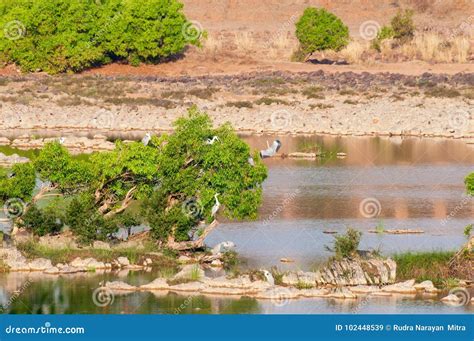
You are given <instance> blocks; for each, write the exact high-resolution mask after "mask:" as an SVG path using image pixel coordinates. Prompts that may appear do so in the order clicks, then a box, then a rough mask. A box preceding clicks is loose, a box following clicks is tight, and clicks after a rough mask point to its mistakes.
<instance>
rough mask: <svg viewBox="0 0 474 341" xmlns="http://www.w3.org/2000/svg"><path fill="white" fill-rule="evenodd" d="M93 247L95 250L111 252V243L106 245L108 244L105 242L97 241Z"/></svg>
mask: <svg viewBox="0 0 474 341" xmlns="http://www.w3.org/2000/svg"><path fill="white" fill-rule="evenodd" d="M92 247H93V248H94V249H101V250H110V245H109V243H106V242H103V241H100V240H96V241H95V242H94V243H93V244H92Z"/></svg>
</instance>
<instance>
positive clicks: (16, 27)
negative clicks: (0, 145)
mask: <svg viewBox="0 0 474 341" xmlns="http://www.w3.org/2000/svg"><path fill="white" fill-rule="evenodd" d="M182 8H183V5H182V4H181V3H179V2H178V1H176V0H144V1H126V0H101V1H96V0H35V1H32V0H6V1H2V3H1V4H0V27H1V28H2V31H3V32H4V37H2V39H0V51H1V52H0V59H1V60H3V61H4V62H7V63H8V62H11V63H16V64H17V65H19V66H20V67H21V69H22V70H23V71H29V72H32V71H46V72H48V73H59V72H67V71H68V72H71V71H72V72H78V71H81V70H84V69H86V68H89V67H91V66H96V65H102V64H107V63H110V62H112V61H116V60H121V61H128V62H129V63H132V64H133V65H136V64H138V63H140V62H157V61H162V60H164V59H166V58H169V57H170V56H173V55H175V54H178V53H181V52H182V51H183V50H184V48H185V46H186V45H187V44H194V45H198V44H199V38H200V34H199V32H198V33H197V34H196V32H193V31H192V25H191V23H189V22H188V21H187V20H186V17H185V16H184V14H183V13H182ZM189 27H191V32H190V34H188V35H185V34H183V30H185V29H186V28H189ZM188 31H189V30H188Z"/></svg>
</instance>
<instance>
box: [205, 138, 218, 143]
mask: <svg viewBox="0 0 474 341" xmlns="http://www.w3.org/2000/svg"><path fill="white" fill-rule="evenodd" d="M216 141H220V140H219V137H218V136H213V137H212V139H207V140H206V144H214V142H216Z"/></svg>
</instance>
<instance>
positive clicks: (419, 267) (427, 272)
mask: <svg viewBox="0 0 474 341" xmlns="http://www.w3.org/2000/svg"><path fill="white" fill-rule="evenodd" d="M454 254H455V252H452V251H432V252H406V253H401V254H396V255H395V256H394V257H393V259H394V260H395V262H396V263H397V280H408V279H412V278H414V279H416V281H417V282H421V281H425V280H430V281H432V282H433V283H434V285H435V286H439V287H446V284H447V282H448V281H449V279H450V278H451V277H450V275H449V261H450V260H451V258H452V257H453V256H454Z"/></svg>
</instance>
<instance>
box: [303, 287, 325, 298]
mask: <svg viewBox="0 0 474 341" xmlns="http://www.w3.org/2000/svg"><path fill="white" fill-rule="evenodd" d="M299 294H300V296H302V297H325V296H327V295H328V294H329V290H328V289H324V288H323V289H316V288H312V289H301V290H300V293H299Z"/></svg>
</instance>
